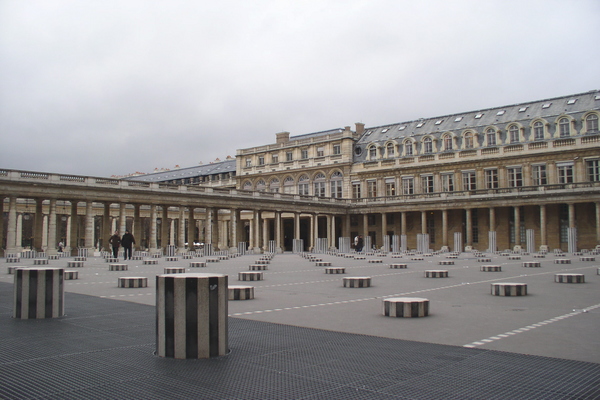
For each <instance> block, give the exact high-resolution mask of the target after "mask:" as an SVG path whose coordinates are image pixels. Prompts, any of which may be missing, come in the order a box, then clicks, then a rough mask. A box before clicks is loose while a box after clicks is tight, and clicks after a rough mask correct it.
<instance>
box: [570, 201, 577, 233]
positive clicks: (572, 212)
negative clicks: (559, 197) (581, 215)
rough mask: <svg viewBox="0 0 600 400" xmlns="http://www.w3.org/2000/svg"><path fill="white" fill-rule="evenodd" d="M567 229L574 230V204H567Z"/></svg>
mask: <svg viewBox="0 0 600 400" xmlns="http://www.w3.org/2000/svg"><path fill="white" fill-rule="evenodd" d="M568 206H569V228H575V227H576V225H577V224H576V221H575V204H573V203H569V204H568Z"/></svg>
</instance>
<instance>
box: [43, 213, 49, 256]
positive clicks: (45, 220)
mask: <svg viewBox="0 0 600 400" xmlns="http://www.w3.org/2000/svg"><path fill="white" fill-rule="evenodd" d="M42 250H43V251H47V250H48V216H47V215H44V218H43V221H42Z"/></svg>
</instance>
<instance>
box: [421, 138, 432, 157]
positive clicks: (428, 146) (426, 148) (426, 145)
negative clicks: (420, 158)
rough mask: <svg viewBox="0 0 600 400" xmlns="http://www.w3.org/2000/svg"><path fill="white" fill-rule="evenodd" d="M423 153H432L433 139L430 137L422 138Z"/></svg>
mask: <svg viewBox="0 0 600 400" xmlns="http://www.w3.org/2000/svg"><path fill="white" fill-rule="evenodd" d="M423 153H424V154H431V153H433V141H432V140H431V138H430V137H426V138H425V139H423Z"/></svg>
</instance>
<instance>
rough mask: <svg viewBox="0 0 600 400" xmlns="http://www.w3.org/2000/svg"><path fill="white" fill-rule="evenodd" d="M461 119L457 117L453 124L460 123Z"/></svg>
mask: <svg viewBox="0 0 600 400" xmlns="http://www.w3.org/2000/svg"><path fill="white" fill-rule="evenodd" d="M462 119H463V117H457V118H456V119H455V120H454V122H460V121H462Z"/></svg>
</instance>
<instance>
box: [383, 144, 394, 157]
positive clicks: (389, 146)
mask: <svg viewBox="0 0 600 400" xmlns="http://www.w3.org/2000/svg"><path fill="white" fill-rule="evenodd" d="M385 149H386V152H387V156H388V158H392V157H394V156H396V146H394V143H388V144H387V145H386V147H385Z"/></svg>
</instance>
